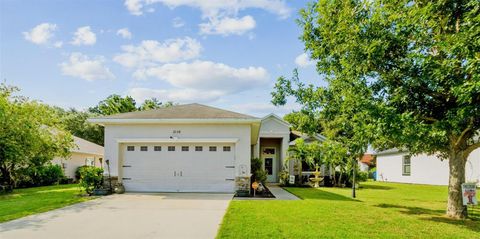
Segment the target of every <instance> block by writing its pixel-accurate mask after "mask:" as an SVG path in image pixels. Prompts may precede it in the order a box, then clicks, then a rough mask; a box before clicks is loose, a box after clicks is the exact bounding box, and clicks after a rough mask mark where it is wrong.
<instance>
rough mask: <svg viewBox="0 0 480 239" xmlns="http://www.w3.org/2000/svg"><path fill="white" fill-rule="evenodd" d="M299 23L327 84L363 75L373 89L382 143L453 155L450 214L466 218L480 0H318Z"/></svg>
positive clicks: (479, 119)
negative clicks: (463, 192) (463, 188)
mask: <svg viewBox="0 0 480 239" xmlns="http://www.w3.org/2000/svg"><path fill="white" fill-rule="evenodd" d="M299 24H300V26H301V27H302V28H303V35H302V36H301V39H302V41H303V42H304V43H305V49H306V51H307V52H308V53H309V54H310V56H311V58H312V59H314V60H316V61H317V70H318V72H319V73H320V74H321V75H322V76H324V77H326V79H327V80H328V82H329V84H332V83H334V84H335V83H336V82H341V81H353V82H362V81H363V82H365V86H366V87H367V88H368V89H369V90H370V91H371V94H372V97H374V100H375V106H376V107H375V110H374V112H373V115H376V114H378V115H376V118H375V129H376V130H378V131H377V134H378V136H380V137H379V138H381V140H376V141H375V142H374V143H375V144H376V145H377V146H379V147H381V148H385V147H399V148H403V149H407V150H409V151H410V152H411V153H412V154H418V153H427V154H436V155H438V156H440V157H441V158H442V159H446V160H448V161H449V168H450V177H449V186H448V189H449V190H448V191H449V192H448V205H447V215H448V216H451V217H455V218H464V217H466V215H467V212H466V207H465V206H463V205H462V197H461V184H462V183H463V182H465V164H466V161H467V158H468V156H469V155H470V153H471V152H472V151H473V150H475V149H477V148H479V147H480V142H479V130H480V74H479V73H480V53H479V52H480V4H479V3H478V0H463V1H460V0H457V1H454V0H442V1H411V0H395V1H368V0H362V1H360V0H359V1H355V0H351V1H340V0H338V1H335V0H320V1H318V2H317V3H315V4H310V5H309V6H307V7H306V8H305V9H303V10H302V11H301V19H299ZM280 83H281V82H280ZM358 97H363V96H362V95H358ZM320 110H321V109H320ZM375 112H377V113H375ZM379 115H381V117H380V116H379Z"/></svg>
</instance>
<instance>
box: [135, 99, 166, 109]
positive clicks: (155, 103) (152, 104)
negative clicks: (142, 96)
mask: <svg viewBox="0 0 480 239" xmlns="http://www.w3.org/2000/svg"><path fill="white" fill-rule="evenodd" d="M173 105H174V103H173V102H171V101H169V102H166V103H162V102H160V101H159V100H158V99H157V98H151V99H146V100H145V101H144V102H143V104H142V105H141V106H140V107H139V108H138V110H153V109H159V108H165V107H170V106H173Z"/></svg>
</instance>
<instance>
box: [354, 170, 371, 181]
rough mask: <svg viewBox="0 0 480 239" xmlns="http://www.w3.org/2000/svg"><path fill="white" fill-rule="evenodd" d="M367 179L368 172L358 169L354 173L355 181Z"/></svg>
mask: <svg viewBox="0 0 480 239" xmlns="http://www.w3.org/2000/svg"><path fill="white" fill-rule="evenodd" d="M367 179H368V172H363V171H359V172H357V175H355V182H357V183H358V182H366V181H367Z"/></svg>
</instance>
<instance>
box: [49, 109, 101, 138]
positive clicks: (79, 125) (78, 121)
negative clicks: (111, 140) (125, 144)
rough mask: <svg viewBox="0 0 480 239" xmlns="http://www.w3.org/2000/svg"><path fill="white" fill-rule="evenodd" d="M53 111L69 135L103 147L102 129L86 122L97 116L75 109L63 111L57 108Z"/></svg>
mask: <svg viewBox="0 0 480 239" xmlns="http://www.w3.org/2000/svg"><path fill="white" fill-rule="evenodd" d="M54 109H55V111H56V112H57V114H58V116H59V117H60V119H61V122H62V124H63V125H64V126H65V129H66V130H68V131H69V132H70V133H71V134H73V135H75V136H77V137H79V138H82V139H85V140H88V141H90V142H92V143H96V144H98V145H102V146H103V144H104V139H103V137H104V127H103V126H101V125H97V124H92V123H89V122H87V119H89V118H94V117H96V116H98V114H95V113H91V112H88V111H78V110H76V109H69V110H64V109H62V108H58V107H54Z"/></svg>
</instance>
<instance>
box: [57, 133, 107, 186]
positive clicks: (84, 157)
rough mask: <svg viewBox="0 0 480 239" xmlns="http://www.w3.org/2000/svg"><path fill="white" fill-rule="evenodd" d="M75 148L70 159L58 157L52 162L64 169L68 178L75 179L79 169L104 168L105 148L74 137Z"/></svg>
mask: <svg viewBox="0 0 480 239" xmlns="http://www.w3.org/2000/svg"><path fill="white" fill-rule="evenodd" d="M73 140H74V143H75V145H76V147H75V148H73V149H72V150H71V155H70V157H69V158H60V157H56V158H54V159H53V160H52V163H53V164H58V165H60V166H61V167H62V169H63V172H64V174H65V176H66V177H67V178H75V171H76V170H77V168H78V167H80V166H84V165H89V166H96V167H102V162H101V161H102V159H103V153H104V152H103V147H102V146H100V145H98V144H94V143H92V142H90V141H87V140H84V139H82V138H79V137H75V136H73Z"/></svg>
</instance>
